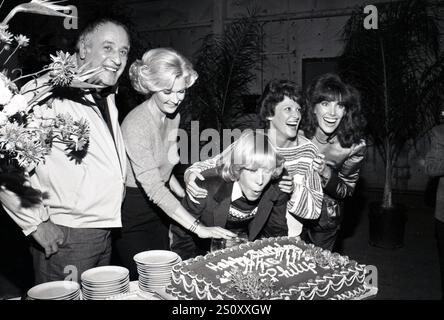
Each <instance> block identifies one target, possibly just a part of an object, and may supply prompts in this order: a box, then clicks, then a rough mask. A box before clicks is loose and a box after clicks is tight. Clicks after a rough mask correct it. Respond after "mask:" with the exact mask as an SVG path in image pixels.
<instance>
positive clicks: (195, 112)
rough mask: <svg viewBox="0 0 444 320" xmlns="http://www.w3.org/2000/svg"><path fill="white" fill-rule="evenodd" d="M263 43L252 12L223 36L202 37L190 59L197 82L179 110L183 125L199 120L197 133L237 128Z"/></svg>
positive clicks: (227, 27) (257, 23)
mask: <svg viewBox="0 0 444 320" xmlns="http://www.w3.org/2000/svg"><path fill="white" fill-rule="evenodd" d="M262 40H263V31H262V23H260V22H259V21H258V20H257V18H256V15H255V10H254V9H253V10H252V11H251V12H249V14H248V15H246V16H242V17H239V18H236V19H234V20H233V21H232V22H231V23H229V24H227V25H226V26H225V29H224V32H223V34H209V35H207V36H206V37H204V39H203V40H202V45H201V47H200V48H199V49H198V50H197V52H196V53H195V55H194V59H193V60H194V66H195V69H196V71H197V72H198V74H199V78H198V80H197V83H196V84H195V85H194V86H193V87H192V88H191V89H190V93H189V99H188V100H187V101H185V105H184V107H183V110H182V111H183V112H182V113H183V116H184V117H183V118H184V120H185V119H186V120H185V121H189V120H192V119H199V120H200V123H201V127H200V129H205V128H214V129H216V130H217V131H218V132H219V133H221V132H222V129H226V128H227V129H231V128H233V127H236V120H237V118H239V117H240V116H242V115H243V113H244V112H243V111H244V110H243V100H244V97H245V96H246V95H248V94H249V92H250V86H251V83H252V81H253V80H255V79H256V73H255V71H256V70H257V69H258V68H259V67H260V65H261V62H263V59H264V57H263V54H262V53H263V41H262ZM190 115H191V119H189V118H190Z"/></svg>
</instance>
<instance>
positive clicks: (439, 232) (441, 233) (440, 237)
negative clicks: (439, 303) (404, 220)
mask: <svg viewBox="0 0 444 320" xmlns="http://www.w3.org/2000/svg"><path fill="white" fill-rule="evenodd" d="M435 234H436V241H437V245H438V258H439V269H440V272H441V299H443V300H444V222H442V221H440V220H438V219H435Z"/></svg>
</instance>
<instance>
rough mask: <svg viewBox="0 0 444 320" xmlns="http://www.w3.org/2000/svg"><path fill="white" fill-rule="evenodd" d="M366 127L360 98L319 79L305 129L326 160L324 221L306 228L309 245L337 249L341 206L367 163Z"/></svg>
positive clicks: (309, 97)
mask: <svg viewBox="0 0 444 320" xmlns="http://www.w3.org/2000/svg"><path fill="white" fill-rule="evenodd" d="M365 126H366V121H365V118H364V116H363V114H362V111H361V103H360V95H359V92H358V91H357V90H356V89H355V88H354V87H352V86H351V85H349V84H346V83H344V82H343V81H342V80H341V78H340V77H339V76H338V75H336V74H324V75H321V76H320V77H318V78H317V79H315V80H314V81H313V82H312V83H311V84H310V85H309V87H308V89H307V91H306V108H305V110H304V114H303V121H302V123H301V129H302V130H303V132H304V135H305V136H306V137H307V138H308V139H310V140H311V142H313V143H314V144H315V145H316V146H317V147H318V149H319V152H320V153H321V154H323V155H324V159H323V161H321V164H320V169H319V174H320V176H321V178H322V186H323V190H324V199H323V203H322V211H321V216H320V218H319V219H318V220H316V221H315V222H314V223H309V222H308V223H306V224H304V229H303V233H302V238H303V239H304V240H305V241H307V242H311V243H313V244H315V245H316V246H319V247H322V248H324V249H329V250H332V249H333V246H334V244H335V241H336V238H337V234H338V231H339V228H340V224H341V221H342V218H343V202H342V200H343V199H344V198H346V197H349V196H351V195H352V194H353V191H354V188H355V185H356V182H357V181H358V179H359V171H360V168H361V165H362V163H363V160H364V157H365V152H366V143H365V140H364V130H365Z"/></svg>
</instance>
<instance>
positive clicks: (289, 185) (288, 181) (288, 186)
mask: <svg viewBox="0 0 444 320" xmlns="http://www.w3.org/2000/svg"><path fill="white" fill-rule="evenodd" d="M279 189H281V191H282V192H285V193H289V194H292V193H293V190H294V182H293V177H292V176H289V175H286V176H282V178H281V180H280V181H279Z"/></svg>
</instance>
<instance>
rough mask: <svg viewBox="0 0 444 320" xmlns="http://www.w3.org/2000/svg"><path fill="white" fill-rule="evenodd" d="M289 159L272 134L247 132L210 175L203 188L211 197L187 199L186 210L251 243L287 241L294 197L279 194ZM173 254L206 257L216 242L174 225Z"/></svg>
mask: <svg viewBox="0 0 444 320" xmlns="http://www.w3.org/2000/svg"><path fill="white" fill-rule="evenodd" d="M283 163H284V160H283V158H282V157H281V156H280V155H279V154H278V153H277V151H276V150H275V148H274V147H273V145H272V144H271V142H270V140H269V138H268V136H267V135H265V134H263V133H260V132H258V131H246V132H244V133H243V134H242V135H241V136H240V138H239V139H238V140H237V141H236V142H235V143H234V144H233V145H232V146H231V147H230V148H228V149H226V150H225V151H224V152H223V153H222V154H221V156H220V157H219V159H218V163H217V166H216V167H215V168H214V169H211V170H206V171H205V172H204V173H203V174H204V176H205V180H203V181H199V182H198V183H200V187H202V188H205V189H206V190H208V194H207V197H206V198H204V199H199V202H196V201H193V200H192V199H191V198H190V196H189V195H188V194H187V195H186V197H185V198H184V200H183V205H184V207H185V208H186V209H187V210H188V212H190V213H191V214H193V215H194V216H195V217H196V221H195V223H196V225H197V224H199V223H200V222H202V223H204V224H205V225H206V226H220V227H223V228H226V229H228V230H230V231H232V232H235V233H237V234H245V235H246V237H247V238H248V240H249V241H254V240H256V239H260V238H263V237H277V236H286V235H287V234H288V227H287V221H286V208H287V201H288V199H289V194H288V193H285V192H283V191H281V190H280V188H279V186H278V181H277V178H279V177H281V175H282V172H283V171H284V167H283ZM171 237H172V239H171V240H172V241H171V249H172V250H173V251H174V252H176V253H178V254H179V255H180V256H181V258H182V259H184V260H185V259H189V258H192V257H195V256H197V255H205V254H206V253H207V252H208V251H209V250H210V246H211V240H208V239H200V238H197V237H195V235H194V234H193V233H192V232H190V231H189V230H185V229H184V228H182V227H181V226H179V225H172V226H171Z"/></svg>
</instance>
